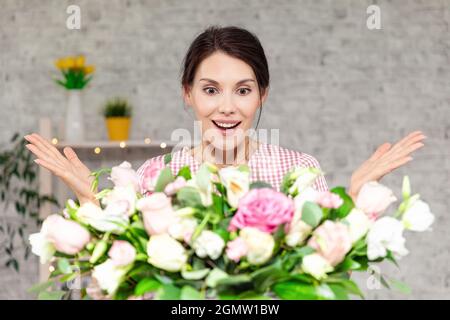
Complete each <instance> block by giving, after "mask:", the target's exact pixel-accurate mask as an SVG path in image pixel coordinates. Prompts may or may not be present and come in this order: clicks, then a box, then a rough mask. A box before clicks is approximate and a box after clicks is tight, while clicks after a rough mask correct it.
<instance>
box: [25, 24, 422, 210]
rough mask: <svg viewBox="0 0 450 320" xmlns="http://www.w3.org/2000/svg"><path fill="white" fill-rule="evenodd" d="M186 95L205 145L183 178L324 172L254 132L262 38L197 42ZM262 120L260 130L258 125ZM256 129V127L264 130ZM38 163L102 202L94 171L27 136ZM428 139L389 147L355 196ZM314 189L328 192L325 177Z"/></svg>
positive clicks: (216, 35) (366, 167)
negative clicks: (242, 168)
mask: <svg viewBox="0 0 450 320" xmlns="http://www.w3.org/2000/svg"><path fill="white" fill-rule="evenodd" d="M181 82H182V83H181V84H182V91H183V98H184V101H185V103H186V104H187V105H188V106H189V107H191V108H192V109H193V111H194V113H195V115H196V118H197V121H199V124H200V125H201V133H202V139H201V143H200V144H199V145H198V146H195V147H194V148H192V149H191V148H189V147H184V148H183V149H181V150H178V151H176V152H174V153H173V154H172V161H171V162H170V167H171V169H172V171H173V172H174V173H176V172H177V171H178V170H179V169H180V168H181V167H182V166H185V165H189V166H190V167H191V170H192V171H193V172H194V173H195V172H196V171H197V170H198V167H199V165H200V164H201V163H202V162H205V161H208V162H212V163H215V164H216V165H217V166H219V167H224V166H229V165H238V164H248V166H249V167H250V170H251V173H252V176H251V180H252V181H255V180H263V181H266V182H269V183H271V184H272V186H273V187H275V188H277V189H279V188H280V184H281V179H282V177H283V175H284V174H285V173H286V172H287V171H288V170H289V169H290V168H292V167H293V166H304V167H317V168H320V166H319V163H318V162H317V160H316V159H315V158H314V157H313V156H311V155H308V154H305V153H302V152H297V151H293V150H289V149H286V148H282V147H280V146H276V145H272V144H267V143H261V142H259V141H257V140H255V139H253V138H251V136H250V135H249V134H248V132H249V131H250V130H251V129H252V124H253V120H254V119H255V115H256V112H257V111H258V110H259V115H258V123H259V119H260V115H261V110H262V105H263V103H264V102H265V101H266V99H267V95H268V90H269V70H268V65H267V60H266V56H265V53H264V50H263V48H262V46H261V44H260V42H259V40H258V39H257V37H256V36H255V35H253V34H252V33H250V32H248V31H247V30H245V29H241V28H237V27H225V28H220V27H210V28H208V29H206V30H205V31H204V32H203V33H201V34H200V35H199V36H198V37H197V38H196V39H195V40H194V42H193V43H192V44H191V46H190V48H189V50H188V52H187V54H186V57H185V59H184V70H183V76H182V81H181ZM258 123H257V125H258ZM257 125H256V127H257ZM25 139H26V140H27V141H29V142H30V144H28V145H27V148H28V149H29V150H30V151H31V152H33V154H35V155H36V156H37V157H38V159H36V160H35V161H36V163H38V164H39V165H41V166H42V167H44V168H46V169H48V170H50V171H51V172H52V173H53V174H55V175H57V176H58V177H60V178H61V179H62V180H63V181H64V182H65V183H66V185H67V186H68V187H69V188H71V189H72V190H73V192H74V193H75V195H76V196H77V198H78V200H79V201H80V203H81V204H82V203H85V202H88V201H92V202H96V203H98V202H97V201H96V200H95V198H94V193H93V192H91V191H90V184H91V181H92V180H91V179H92V178H90V177H89V174H90V170H89V169H88V168H87V167H86V166H85V165H84V164H83V163H82V162H81V161H80V160H79V158H78V157H77V155H76V154H75V152H74V151H73V150H72V149H71V148H70V147H66V148H64V150H63V153H64V155H65V156H64V155H62V154H61V153H60V152H59V151H58V150H57V149H56V148H55V147H54V146H52V145H51V144H50V143H49V142H47V141H46V140H45V139H43V138H42V137H40V136H39V135H38V134H35V133H34V134H31V135H27V136H25ZM424 139H425V136H424V135H423V134H422V133H421V132H420V131H416V132H413V133H411V134H409V135H408V136H406V137H405V138H403V139H402V140H401V141H399V142H397V143H396V144H395V145H394V146H392V145H391V144H390V143H384V144H382V145H381V146H379V147H378V149H377V150H376V151H375V153H374V154H373V155H372V156H371V157H370V158H369V159H368V160H367V161H365V162H364V163H363V164H362V165H361V166H360V167H359V168H358V169H357V170H356V171H355V172H354V173H353V174H352V177H351V180H350V187H349V190H348V191H349V193H350V195H351V196H352V197H353V198H354V199H355V198H356V195H357V194H358V192H359V190H360V188H361V186H362V185H363V184H364V183H366V182H368V181H372V180H376V181H378V180H380V179H381V178H382V177H383V176H384V175H386V174H387V173H389V172H391V171H392V170H394V169H396V168H398V167H400V166H402V165H404V164H405V163H407V162H409V161H410V160H412V158H411V157H410V154H411V153H412V152H413V151H415V150H417V149H419V148H421V147H423V145H424V144H423V143H422V141H423V140H424ZM163 159H164V157H163V156H158V157H155V158H152V159H149V160H147V161H146V162H145V163H144V164H143V165H142V166H141V167H140V168H139V169H138V175H139V177H140V180H141V187H142V192H143V193H145V192H146V191H147V190H146V188H145V186H144V185H143V184H142V181H143V179H144V177H145V176H146V175H147V174H148V171H151V170H152V168H153V167H155V166H156V167H158V166H161V165H163ZM314 188H316V189H317V190H327V188H328V187H327V183H326V181H325V179H324V178H323V177H321V178H319V179H317V181H316V183H315V185H314Z"/></svg>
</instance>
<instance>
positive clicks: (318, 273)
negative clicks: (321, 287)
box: [302, 253, 333, 280]
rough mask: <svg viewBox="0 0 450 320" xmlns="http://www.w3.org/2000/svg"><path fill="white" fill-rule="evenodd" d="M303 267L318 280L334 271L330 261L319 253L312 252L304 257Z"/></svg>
mask: <svg viewBox="0 0 450 320" xmlns="http://www.w3.org/2000/svg"><path fill="white" fill-rule="evenodd" d="M302 269H303V271H304V272H305V273H308V274H310V275H312V276H313V277H314V278H316V279H317V280H322V279H324V278H326V277H327V272H331V271H333V267H332V266H331V265H330V263H329V262H328V261H327V260H326V259H325V258H323V257H322V256H321V255H320V254H318V253H312V254H309V255H307V256H305V257H303V261H302Z"/></svg>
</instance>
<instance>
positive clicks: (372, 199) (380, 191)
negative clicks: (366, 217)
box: [355, 181, 397, 216]
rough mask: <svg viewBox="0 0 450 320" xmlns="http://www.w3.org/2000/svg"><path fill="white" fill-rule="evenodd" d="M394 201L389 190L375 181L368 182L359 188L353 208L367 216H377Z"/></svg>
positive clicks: (395, 199) (394, 198)
mask: <svg viewBox="0 0 450 320" xmlns="http://www.w3.org/2000/svg"><path fill="white" fill-rule="evenodd" d="M395 201H397V198H396V197H395V196H394V193H393V192H392V190H391V189H389V188H388V187H386V186H384V185H382V184H381V183H378V182H376V181H369V182H367V183H365V184H364V185H363V186H362V187H361V190H360V191H359V193H358V197H357V198H356V202H355V206H356V207H357V208H359V209H361V210H362V211H364V212H365V213H367V214H375V215H376V216H379V215H380V214H382V213H383V212H384V211H385V210H386V209H387V208H388V207H389V206H390V205H391V203H393V202H395Z"/></svg>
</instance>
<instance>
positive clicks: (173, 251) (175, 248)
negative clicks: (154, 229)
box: [147, 233, 188, 272]
mask: <svg viewBox="0 0 450 320" xmlns="http://www.w3.org/2000/svg"><path fill="white" fill-rule="evenodd" d="M147 255H148V263H150V264H152V265H154V266H155V267H158V268H160V269H163V270H167V271H170V272H177V271H180V270H181V269H182V267H183V266H184V265H185V264H186V262H187V259H188V256H187V253H186V250H185V249H184V247H183V246H182V244H181V243H179V242H178V241H177V240H175V239H174V238H172V237H171V236H169V235H168V234H167V233H164V234H158V235H154V236H151V237H150V240H149V241H148V243H147Z"/></svg>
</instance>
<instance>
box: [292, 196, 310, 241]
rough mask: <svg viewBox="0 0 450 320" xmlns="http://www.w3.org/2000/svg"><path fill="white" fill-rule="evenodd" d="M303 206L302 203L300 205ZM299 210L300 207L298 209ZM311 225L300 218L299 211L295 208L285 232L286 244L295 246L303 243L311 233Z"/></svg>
mask: <svg viewBox="0 0 450 320" xmlns="http://www.w3.org/2000/svg"><path fill="white" fill-rule="evenodd" d="M302 206H303V205H302ZM300 210H301V209H300ZM312 229H313V228H312V227H311V226H310V225H309V224H307V223H305V222H304V221H303V220H302V219H301V211H299V210H297V208H296V210H295V213H294V217H293V218H292V221H291V223H290V225H289V229H288V232H287V234H286V244H287V245H288V246H290V247H295V246H298V245H300V244H302V243H303V241H305V240H306V238H307V237H308V236H309V235H310V234H311V232H312Z"/></svg>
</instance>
